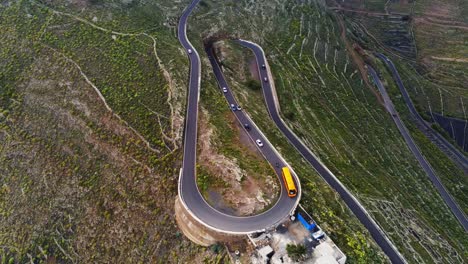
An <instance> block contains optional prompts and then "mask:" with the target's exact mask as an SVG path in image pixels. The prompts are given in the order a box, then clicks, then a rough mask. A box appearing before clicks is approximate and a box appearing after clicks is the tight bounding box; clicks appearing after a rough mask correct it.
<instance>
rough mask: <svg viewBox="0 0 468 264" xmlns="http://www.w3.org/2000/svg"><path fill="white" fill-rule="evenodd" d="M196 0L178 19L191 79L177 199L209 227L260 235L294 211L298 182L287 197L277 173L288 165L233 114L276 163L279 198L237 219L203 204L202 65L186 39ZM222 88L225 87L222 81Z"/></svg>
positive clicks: (242, 116)
mask: <svg viewBox="0 0 468 264" xmlns="http://www.w3.org/2000/svg"><path fill="white" fill-rule="evenodd" d="M199 1H200V0H194V1H193V2H192V3H191V4H190V6H188V7H187V8H186V9H185V10H184V12H183V14H182V16H181V18H180V22H179V25H178V34H177V36H178V38H179V41H180V43H181V44H182V46H183V47H184V48H185V50H186V51H187V54H188V57H189V59H190V78H189V87H188V89H189V90H188V98H187V113H186V119H185V131H184V156H183V164H182V169H181V173H180V176H179V184H178V185H179V186H178V188H179V197H180V200H181V202H182V205H183V206H184V208H185V209H186V210H187V211H188V212H189V213H190V214H191V216H192V217H194V218H195V219H196V220H197V221H199V222H200V223H202V224H203V225H205V226H207V227H208V228H211V229H213V230H216V231H219V232H223V233H230V234H250V233H254V232H261V231H264V230H265V229H269V228H273V227H275V226H277V225H278V224H280V223H281V222H282V221H284V220H285V219H287V218H288V217H289V215H291V214H292V213H293V212H294V210H295V208H296V206H297V205H298V203H299V199H300V183H299V181H298V179H297V178H296V183H297V186H298V187H299V190H298V194H297V195H296V196H295V197H294V198H290V197H288V195H287V192H286V188H285V186H284V183H283V181H282V179H281V174H280V171H281V167H282V166H288V165H287V163H286V162H285V161H284V159H283V158H282V157H281V156H279V154H278V152H276V150H275V149H274V148H273V147H272V146H271V144H270V143H269V142H268V140H267V139H266V137H265V136H264V135H263V134H262V133H261V131H260V130H258V128H257V126H256V125H255V124H254V123H253V122H252V120H250V118H249V117H248V116H247V115H246V114H245V113H244V112H243V111H234V114H235V116H236V118H237V119H238V120H239V122H241V124H245V123H248V124H250V125H251V129H250V131H248V134H249V136H250V137H251V139H252V140H253V139H261V141H262V142H263V146H262V147H258V149H259V150H260V152H261V153H262V154H263V156H264V157H265V159H267V160H268V161H269V162H270V163H271V164H275V166H274V168H275V171H276V172H277V174H278V177H279V180H280V183H281V194H280V197H279V199H278V201H277V202H276V204H275V205H273V207H271V208H270V209H269V210H267V211H265V212H263V213H261V214H258V215H254V216H246V217H238V216H232V215H228V214H225V213H222V212H220V211H218V210H216V209H214V208H213V207H211V206H210V205H209V204H208V203H207V202H206V201H205V199H204V198H203V196H202V194H201V193H200V190H199V189H198V186H197V181H196V169H195V168H196V166H195V165H196V160H197V159H196V154H197V121H198V102H199V99H200V84H201V74H200V72H201V63H200V57H199V55H198V52H197V51H196V50H195V48H194V47H193V45H192V44H191V43H190V41H189V40H188V39H187V34H186V30H187V20H188V17H189V15H190V13H191V12H192V11H193V9H194V8H195V6H196V5H197V4H198V2H199ZM223 85H226V87H227V84H226V82H225V81H224V83H223ZM226 100H228V102H229V103H235V99H234V97H233V95H232V94H231V93H227V94H226Z"/></svg>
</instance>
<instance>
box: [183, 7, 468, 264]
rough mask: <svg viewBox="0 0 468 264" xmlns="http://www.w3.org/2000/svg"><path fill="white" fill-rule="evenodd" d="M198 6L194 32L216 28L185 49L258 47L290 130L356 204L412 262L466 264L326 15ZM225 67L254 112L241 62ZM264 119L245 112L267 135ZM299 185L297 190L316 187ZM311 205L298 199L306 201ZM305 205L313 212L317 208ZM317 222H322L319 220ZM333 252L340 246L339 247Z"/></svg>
mask: <svg viewBox="0 0 468 264" xmlns="http://www.w3.org/2000/svg"><path fill="white" fill-rule="evenodd" d="M204 3H205V7H201V8H200V11H199V13H198V16H196V17H195V18H194V19H193V22H192V23H193V24H198V25H199V26H197V27H200V28H210V27H208V24H211V25H213V24H214V25H216V26H215V27H211V28H210V29H207V30H203V31H197V30H196V29H195V28H193V27H192V28H191V31H192V32H193V33H192V34H193V37H192V39H195V38H196V37H198V38H199V39H201V37H210V36H213V37H217V36H223V35H228V36H229V35H233V36H239V37H242V38H243V39H251V40H253V41H255V42H257V43H260V44H261V45H262V47H263V48H264V49H265V50H267V51H268V52H267V53H268V54H267V56H268V59H269V63H270V65H271V67H272V69H273V76H274V77H275V82H276V88H277V92H278V93H279V99H280V104H281V108H282V112H283V116H284V117H285V119H286V120H288V122H289V125H290V126H291V127H293V128H294V130H295V132H296V133H297V134H299V135H301V137H302V138H303V140H304V141H305V142H307V143H308V144H309V146H310V147H311V148H312V149H313V150H314V152H315V153H317V154H318V155H319V156H320V158H321V159H322V160H323V162H324V163H325V164H326V165H327V166H328V167H329V168H330V169H331V170H332V171H333V172H334V173H335V174H336V175H337V176H338V177H339V178H340V180H341V181H342V182H344V183H345V184H346V186H347V187H348V188H350V189H351V190H352V191H353V192H354V193H355V194H356V196H358V197H359V199H360V200H361V202H363V203H364V205H365V206H366V207H367V209H368V210H370V211H371V214H372V215H373V216H374V218H375V219H376V220H377V221H378V223H379V224H380V225H381V226H382V227H383V229H384V230H386V232H387V233H388V234H389V236H390V237H391V239H392V240H393V241H394V242H395V243H396V245H397V246H398V248H399V249H400V250H401V252H402V253H403V254H404V256H405V257H406V258H407V259H408V260H409V261H410V262H415V263H421V262H426V263H432V262H435V261H446V262H451V263H457V262H460V261H462V260H463V259H464V258H466V255H464V254H466V253H465V250H464V248H466V246H467V243H468V241H467V239H466V236H465V233H464V231H463V229H462V228H461V226H459V225H458V224H457V221H456V220H455V218H454V217H453V216H452V215H451V214H450V212H449V211H448V208H447V207H446V206H445V204H444V203H443V201H442V199H441V198H440V197H439V196H438V194H437V192H436V191H435V189H434V188H433V186H432V184H431V182H430V181H429V180H428V179H427V177H426V175H425V174H424V172H423V171H422V169H421V168H420V167H419V165H418V164H417V161H416V160H415V159H414V157H413V156H412V154H411V152H410V151H409V150H408V149H407V147H406V145H405V143H404V141H403V139H402V138H401V136H400V134H399V132H398V130H397V129H396V128H395V127H394V125H393V123H392V120H391V118H390V116H388V114H387V113H386V112H385V110H384V109H383V107H382V106H381V105H380V104H379V101H378V100H377V99H376V96H375V94H376V91H375V88H373V87H368V86H366V85H365V84H364V81H362V79H361V77H360V75H359V71H358V70H357V69H356V68H355V66H354V65H353V63H352V60H351V58H350V57H349V56H348V55H347V53H346V51H345V48H344V44H343V43H342V42H341V39H340V30H339V28H338V26H337V24H336V23H337V21H336V20H334V18H333V15H332V14H330V13H327V12H326V11H324V10H325V8H324V7H323V6H321V4H320V3H317V2H313V1H311V2H304V3H302V4H295V3H290V2H281V1H280V2H275V3H273V2H255V3H251V2H240V3H237V4H236V3H235V2H228V4H226V5H225V6H223V7H221V6H218V5H217V4H216V3H215V2H210V1H205V2H204ZM214 8H218V9H215V10H219V11H217V12H214V11H212V10H213V9H214ZM218 14H222V15H218ZM252 14H254V15H252ZM247 25H248V26H247ZM200 41H201V40H200ZM225 49H226V50H230V49H231V50H237V49H239V47H236V46H234V47H230V46H228V47H226V48H225ZM221 52H222V51H221ZM225 52H226V53H227V51H225ZM223 57H224V58H225V60H226V61H225V62H224V63H225V64H226V66H227V67H228V69H229V71H230V72H231V74H232V75H231V76H232V77H231V81H232V82H233V83H237V87H238V89H240V90H239V93H240V94H242V93H244V94H245V95H244V96H241V97H240V98H244V100H245V103H243V105H244V106H245V105H252V104H255V102H259V100H260V99H259V98H260V97H258V96H259V95H258V93H257V94H256V93H255V92H254V91H251V90H249V88H247V86H246V85H245V84H244V83H243V82H244V81H247V80H248V78H249V77H247V76H249V74H250V73H249V72H248V71H247V70H246V69H248V66H247V65H246V64H245V63H247V62H245V61H243V60H241V59H239V57H238V58H232V55H231V56H229V54H226V55H225V56H223ZM239 80H243V81H242V82H240V81H239ZM206 91H209V89H208V88H207V89H206ZM238 97H239V96H238ZM202 101H203V99H202ZM262 109H263V107H262V106H259V105H258V104H257V105H256V106H255V107H252V109H249V108H246V110H247V111H249V113H251V115H252V116H253V117H254V118H256V119H255V121H256V122H258V123H260V124H262V123H263V124H264V125H263V129H266V130H268V128H269V127H271V126H270V125H269V124H268V122H267V121H264V120H263V119H264V118H263V116H262V113H264V112H262V111H264V110H262ZM252 112H253V114H252ZM275 133H276V132H275V131H272V132H271V134H270V135H274V134H275ZM270 135H269V136H270ZM278 144H280V143H278ZM285 156H286V157H287V154H285ZM306 175H308V174H304V175H303V177H304V178H303V180H302V181H303V182H307V179H313V178H309V177H311V176H306ZM318 181H319V180H314V182H318ZM305 188H307V187H304V189H305ZM312 193H313V194H312ZM319 193H320V192H319ZM308 195H310V196H308ZM317 195H318V196H320V194H317V193H315V192H312V191H309V193H308V190H307V189H305V190H304V196H305V197H310V198H309V199H316V197H317ZM309 201H310V200H309ZM306 205H307V206H308V207H309V208H311V209H312V210H313V208H314V206H317V204H314V203H310V202H309V203H306ZM334 213H336V212H334ZM314 217H317V218H318V221H323V220H322V219H321V212H320V211H315V214H314ZM324 221H326V220H324ZM338 243H339V245H340V246H343V244H345V243H343V242H342V241H341V242H340V238H338ZM343 247H344V248H346V246H343ZM348 250H349V249H348ZM348 252H349V251H347V253H348Z"/></svg>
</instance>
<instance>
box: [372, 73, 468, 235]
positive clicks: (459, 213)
mask: <svg viewBox="0 0 468 264" xmlns="http://www.w3.org/2000/svg"><path fill="white" fill-rule="evenodd" d="M367 69H368V70H369V73H370V75H371V76H372V78H373V79H374V83H375V84H376V85H377V88H378V89H379V91H380V94H381V95H382V97H383V99H384V102H385V107H386V108H387V111H388V112H389V113H390V114H391V115H392V119H393V121H394V122H395V124H396V126H397V128H398V130H400V133H401V135H402V136H403V138H404V139H405V141H406V145H407V146H408V148H409V149H410V150H411V152H412V153H413V155H414V157H415V158H416V159H417V160H418V162H419V165H421V167H422V168H423V170H424V171H425V172H426V174H427V176H429V179H430V180H431V182H432V184H433V185H434V187H436V189H437V191H438V192H439V194H440V196H442V199H444V202H445V204H446V205H447V206H448V207H449V208H450V210H451V211H452V213H453V214H454V215H455V217H456V218H457V220H458V222H460V224H461V225H462V226H463V228H464V229H465V231H468V220H467V218H466V215H465V214H464V213H463V210H462V209H461V208H460V206H459V205H458V204H457V203H456V202H455V200H454V199H453V197H452V196H451V195H450V194H449V193H448V191H447V190H446V189H445V187H444V185H443V184H442V182H441V181H440V179H439V177H437V175H436V173H435V172H434V170H433V169H432V167H431V165H430V164H429V162H428V161H427V160H426V159H425V158H424V156H423V155H422V153H421V151H420V150H419V148H418V147H417V146H416V144H415V143H414V141H413V138H412V137H411V135H410V133H409V132H408V129H407V128H406V126H405V124H404V123H403V121H402V120H401V119H400V116H399V115H398V113H397V111H396V110H395V107H394V105H393V102H392V100H391V99H390V96H388V94H387V91H386V90H385V87H384V86H383V84H382V82H381V81H380V79H379V76H378V75H377V73H376V72H375V70H374V69H373V68H372V67H371V66H369V65H368V66H367Z"/></svg>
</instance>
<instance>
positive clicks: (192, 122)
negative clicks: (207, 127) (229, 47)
mask: <svg viewBox="0 0 468 264" xmlns="http://www.w3.org/2000/svg"><path fill="white" fill-rule="evenodd" d="M199 1H200V0H194V1H193V2H192V3H191V4H190V6H189V7H188V8H187V9H186V10H185V11H184V13H183V14H182V16H181V18H180V22H179V25H178V38H179V41H180V43H181V44H182V46H183V47H184V48H185V50H186V51H187V54H188V56H189V59H190V78H189V91H188V99H187V114H186V121H185V122H186V123H185V131H184V133H185V135H184V157H183V167H182V169H181V174H180V177H179V196H180V198H181V201H182V205H183V206H184V207H185V208H186V210H187V211H188V212H189V213H190V214H191V215H192V216H193V217H195V218H196V219H197V220H198V221H199V222H201V223H202V224H204V225H206V226H208V227H209V228H212V229H215V230H218V231H222V232H226V233H235V234H248V233H253V232H257V231H263V230H265V229H268V228H270V227H274V226H275V225H277V224H279V223H280V222H281V221H283V220H284V219H285V218H286V217H287V216H288V215H289V214H291V213H292V212H293V211H294V209H295V207H296V206H297V203H298V201H299V197H300V195H298V196H297V197H296V198H294V199H291V198H289V197H287V194H286V193H285V191H284V186H283V182H282V181H281V180H280V182H281V184H282V187H281V188H282V191H281V195H280V198H279V199H278V201H277V203H276V204H275V205H274V206H273V207H272V208H270V209H269V210H268V211H266V212H264V213H262V214H259V215H255V216H250V217H236V216H231V215H227V214H224V213H222V212H219V211H217V210H216V209H214V208H212V207H211V206H210V205H209V204H208V203H207V202H206V201H205V200H204V199H203V197H202V195H201V194H200V192H199V190H198V187H197V183H196V170H195V164H196V146H197V119H198V102H199V98H200V84H201V77H200V76H201V75H200V68H201V63H200V57H199V55H198V52H197V51H196V50H195V48H194V47H193V45H192V44H191V43H190V42H189V40H188V39H187V35H186V27H187V19H188V17H189V15H190V13H191V12H192V11H193V9H194V8H195V6H196V5H197V4H198V2H199ZM238 42H239V43H240V44H241V45H243V46H245V47H247V48H250V49H251V50H252V51H253V52H254V54H255V56H256V59H257V65H259V67H258V71H259V73H260V76H261V77H262V78H265V77H266V78H267V79H268V80H270V82H264V81H262V88H263V94H264V98H265V102H266V105H267V109H268V111H269V114H270V117H271V118H272V120H273V121H274V122H275V124H276V125H277V127H278V128H279V130H280V131H281V132H282V133H283V134H284V135H285V137H286V138H287V139H288V140H289V141H290V143H291V144H292V145H293V146H294V147H295V148H296V149H297V150H298V151H299V152H300V153H301V154H302V155H303V156H304V158H305V159H306V160H307V161H308V162H309V163H310V164H311V165H312V166H313V167H314V169H315V170H316V171H317V172H318V173H319V174H320V175H321V176H322V177H323V178H324V179H325V181H326V182H327V183H328V184H329V185H330V186H331V187H332V188H333V189H334V190H336V191H337V192H338V193H339V194H340V196H341V198H342V199H343V200H344V201H345V203H346V204H347V205H348V207H349V208H350V209H351V211H352V212H353V213H354V214H355V215H356V216H357V217H358V219H359V220H360V221H361V223H362V224H363V225H364V226H365V227H366V228H367V229H368V230H369V232H370V234H371V235H372V237H373V238H374V240H375V241H376V242H377V244H378V245H379V246H380V247H381V248H382V249H383V251H384V252H385V254H387V256H388V257H389V258H390V260H391V261H392V262H393V263H406V261H405V259H404V258H403V256H402V255H401V254H400V253H399V252H398V250H397V249H396V248H395V246H394V245H393V244H392V243H391V241H390V240H389V239H388V238H387V237H386V235H385V234H384V232H383V231H382V230H381V229H380V227H379V226H378V225H377V223H376V222H375V221H374V220H373V219H372V218H371V217H370V215H369V214H368V213H367V212H366V210H365V209H364V207H363V206H362V205H361V204H360V203H359V201H358V200H357V199H356V198H355V197H354V196H353V195H352V194H351V193H350V192H349V191H348V190H347V189H346V187H344V185H343V184H342V183H341V182H340V181H339V180H338V179H337V178H336V176H335V175H333V173H332V172H331V171H330V170H328V168H326V167H325V165H323V164H322V163H321V162H320V161H319V160H318V158H317V157H316V156H315V155H314V154H313V153H312V152H311V151H310V150H309V149H308V148H307V147H306V146H305V144H304V143H303V142H302V141H301V140H300V139H299V138H298V137H297V136H296V135H295V134H294V133H293V132H292V131H291V130H290V129H289V128H288V127H287V126H286V124H285V123H284V121H283V120H282V118H281V117H280V114H279V105H278V102H277V99H276V95H275V94H274V93H275V92H274V90H273V89H274V88H273V87H272V86H271V84H270V83H271V82H272V81H273V78H272V76H271V73H270V71H269V67H268V62H267V61H266V58H265V55H264V52H263V50H262V49H261V47H260V46H258V45H256V44H254V43H252V42H248V41H244V40H239V41H238ZM206 52H207V54H208V57H209V59H210V62H211V64H212V66H213V71H214V73H215V76H216V78H217V80H218V84H219V86H220V88H223V87H226V88H228V87H229V86H228V84H227V82H226V80H225V78H224V76H223V74H222V70H221V68H220V67H219V65H218V63H217V61H216V59H215V57H214V54H213V53H212V50H211V49H209V48H208V49H207V50H206ZM262 64H265V65H266V67H265V69H263V67H262V68H260V65H262ZM225 98H226V100H227V102H228V104H231V103H233V104H237V103H236V101H235V98H234V96H233V94H232V93H231V92H230V89H228V92H227V93H225ZM234 114H235V116H236V118H237V119H238V121H239V122H240V123H241V124H244V123H249V124H250V125H251V127H252V129H251V131H247V133H249V136H250V137H251V139H255V138H259V139H261V140H262V141H263V142H265V144H264V146H263V147H261V148H259V150H260V151H261V153H262V154H263V156H264V157H265V158H266V159H267V160H268V161H269V162H270V163H271V164H272V163H273V162H275V163H276V162H280V164H281V166H283V165H286V163H285V162H284V160H283V159H282V158H281V156H279V154H278V153H277V152H276V150H275V149H274V148H273V146H271V144H270V143H269V142H268V140H267V139H266V137H265V136H264V135H263V134H262V133H261V131H260V130H258V128H257V126H256V125H255V124H254V123H253V122H252V120H251V119H250V118H249V117H248V116H247V115H246V114H245V113H244V111H234ZM275 170H276V171H277V173H278V168H277V169H275ZM278 176H279V174H278ZM296 182H297V183H298V185H299V186H300V184H299V181H298V180H297V178H296Z"/></svg>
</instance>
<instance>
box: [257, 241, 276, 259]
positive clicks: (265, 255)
mask: <svg viewBox="0 0 468 264" xmlns="http://www.w3.org/2000/svg"><path fill="white" fill-rule="evenodd" d="M257 252H258V255H259V257H260V259H261V260H262V261H263V263H269V262H270V258H271V256H273V254H274V253H275V251H274V250H273V248H271V247H270V246H269V245H268V246H264V247H262V248H261V249H259V250H258V251H257Z"/></svg>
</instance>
